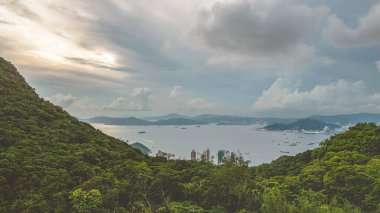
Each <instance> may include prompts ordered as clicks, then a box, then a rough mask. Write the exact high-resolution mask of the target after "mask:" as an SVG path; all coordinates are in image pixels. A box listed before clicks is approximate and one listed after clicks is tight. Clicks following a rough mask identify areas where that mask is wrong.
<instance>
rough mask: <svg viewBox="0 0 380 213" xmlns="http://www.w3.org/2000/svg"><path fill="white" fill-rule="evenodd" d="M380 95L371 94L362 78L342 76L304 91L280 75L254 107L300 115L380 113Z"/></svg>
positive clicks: (258, 109) (263, 110) (268, 111)
mask: <svg viewBox="0 0 380 213" xmlns="http://www.w3.org/2000/svg"><path fill="white" fill-rule="evenodd" d="M298 85H299V84H298ZM379 95H380V93H374V94H368V93H367V92H366V88H365V83H364V82H363V81H355V82H349V81H346V80H344V79H341V80H338V81H334V82H332V83H329V84H323V85H316V86H314V88H312V89H311V90H309V91H301V90H300V89H299V87H298V86H297V84H294V82H292V81H289V80H288V79H285V78H278V79H277V80H276V81H274V82H273V84H272V85H271V86H270V88H268V89H267V90H265V91H263V93H262V95H261V96H260V97H259V98H258V99H257V100H256V101H255V102H254V103H253V105H252V110H253V112H255V113H258V114H267V115H268V114H270V115H272V116H281V115H282V116H284V115H286V116H298V117H301V116H306V115H310V114H316V113H320V114H334V113H335V114H341V113H353V112H363V111H368V112H379V111H380V107H379V104H380V99H379V97H380V96H379Z"/></svg>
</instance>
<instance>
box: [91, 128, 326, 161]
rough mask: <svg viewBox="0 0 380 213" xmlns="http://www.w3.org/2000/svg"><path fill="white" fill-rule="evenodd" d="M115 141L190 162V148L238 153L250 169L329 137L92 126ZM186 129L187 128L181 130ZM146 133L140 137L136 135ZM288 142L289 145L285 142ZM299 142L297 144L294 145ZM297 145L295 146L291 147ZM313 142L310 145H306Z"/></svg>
mask: <svg viewBox="0 0 380 213" xmlns="http://www.w3.org/2000/svg"><path fill="white" fill-rule="evenodd" d="M92 125H93V126H94V127H95V128H97V129H100V130H102V131H103V132H104V133H106V134H109V135H111V136H113V137H116V138H121V139H123V140H125V141H127V140H128V141H129V142H128V143H129V144H132V143H135V142H140V143H142V144H144V145H145V146H147V147H148V148H149V149H151V150H152V153H151V155H155V154H156V153H157V151H158V150H161V151H164V152H169V153H174V154H175V155H176V157H182V158H186V159H190V153H191V150H192V149H195V150H196V151H197V152H199V153H202V152H203V151H204V150H206V149H207V148H209V149H210V151H211V155H214V156H215V158H214V162H216V159H217V155H216V153H217V151H218V150H222V149H223V150H228V151H233V152H238V151H239V152H240V153H241V154H242V155H243V157H244V159H245V160H250V161H251V163H250V165H251V166H254V165H259V164H262V163H270V162H271V161H272V160H275V159H277V158H278V157H280V156H282V155H284V153H281V151H283V152H289V153H286V155H295V154H298V153H301V152H303V151H306V150H309V149H314V148H316V147H318V146H319V142H322V141H323V140H324V139H327V138H329V137H330V136H331V135H329V134H303V133H296V132H281V131H261V130H257V128H259V127H261V126H259V125H244V126H243V125H228V126H227V125H226V126H224V125H215V124H210V125H202V126H200V127H197V126H118V125H104V124H92ZM182 128H186V129H182ZM141 131H145V132H146V133H144V134H141V133H139V132H141ZM286 142H288V143H286ZM297 142H298V143H297ZM291 143H297V145H296V146H290V144H291ZM310 143H315V144H313V145H308V144H310Z"/></svg>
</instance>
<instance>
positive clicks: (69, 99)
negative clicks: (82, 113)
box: [46, 93, 77, 108]
mask: <svg viewBox="0 0 380 213" xmlns="http://www.w3.org/2000/svg"><path fill="white" fill-rule="evenodd" d="M46 100H48V101H50V102H52V103H53V104H56V105H59V106H61V107H64V108H65V107H69V106H71V105H72V104H74V102H75V101H76V100H77V98H75V97H74V96H72V95H70V94H68V95H63V94H61V93H57V94H55V95H52V96H50V97H47V98H46Z"/></svg>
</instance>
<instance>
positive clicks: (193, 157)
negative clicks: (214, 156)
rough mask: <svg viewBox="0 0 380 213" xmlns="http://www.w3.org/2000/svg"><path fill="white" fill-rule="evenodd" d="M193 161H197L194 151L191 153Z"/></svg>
mask: <svg viewBox="0 0 380 213" xmlns="http://www.w3.org/2000/svg"><path fill="white" fill-rule="evenodd" d="M191 160H197V153H196V152H195V150H194V149H193V150H192V151H191Z"/></svg>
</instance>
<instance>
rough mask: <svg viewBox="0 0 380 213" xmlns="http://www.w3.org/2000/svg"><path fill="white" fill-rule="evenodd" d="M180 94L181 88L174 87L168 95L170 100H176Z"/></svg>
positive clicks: (178, 86)
mask: <svg viewBox="0 0 380 213" xmlns="http://www.w3.org/2000/svg"><path fill="white" fill-rule="evenodd" d="M181 93H182V86H180V85H176V86H174V87H173V89H172V90H171V91H170V93H169V97H170V98H177V97H178V96H180V95H181Z"/></svg>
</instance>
